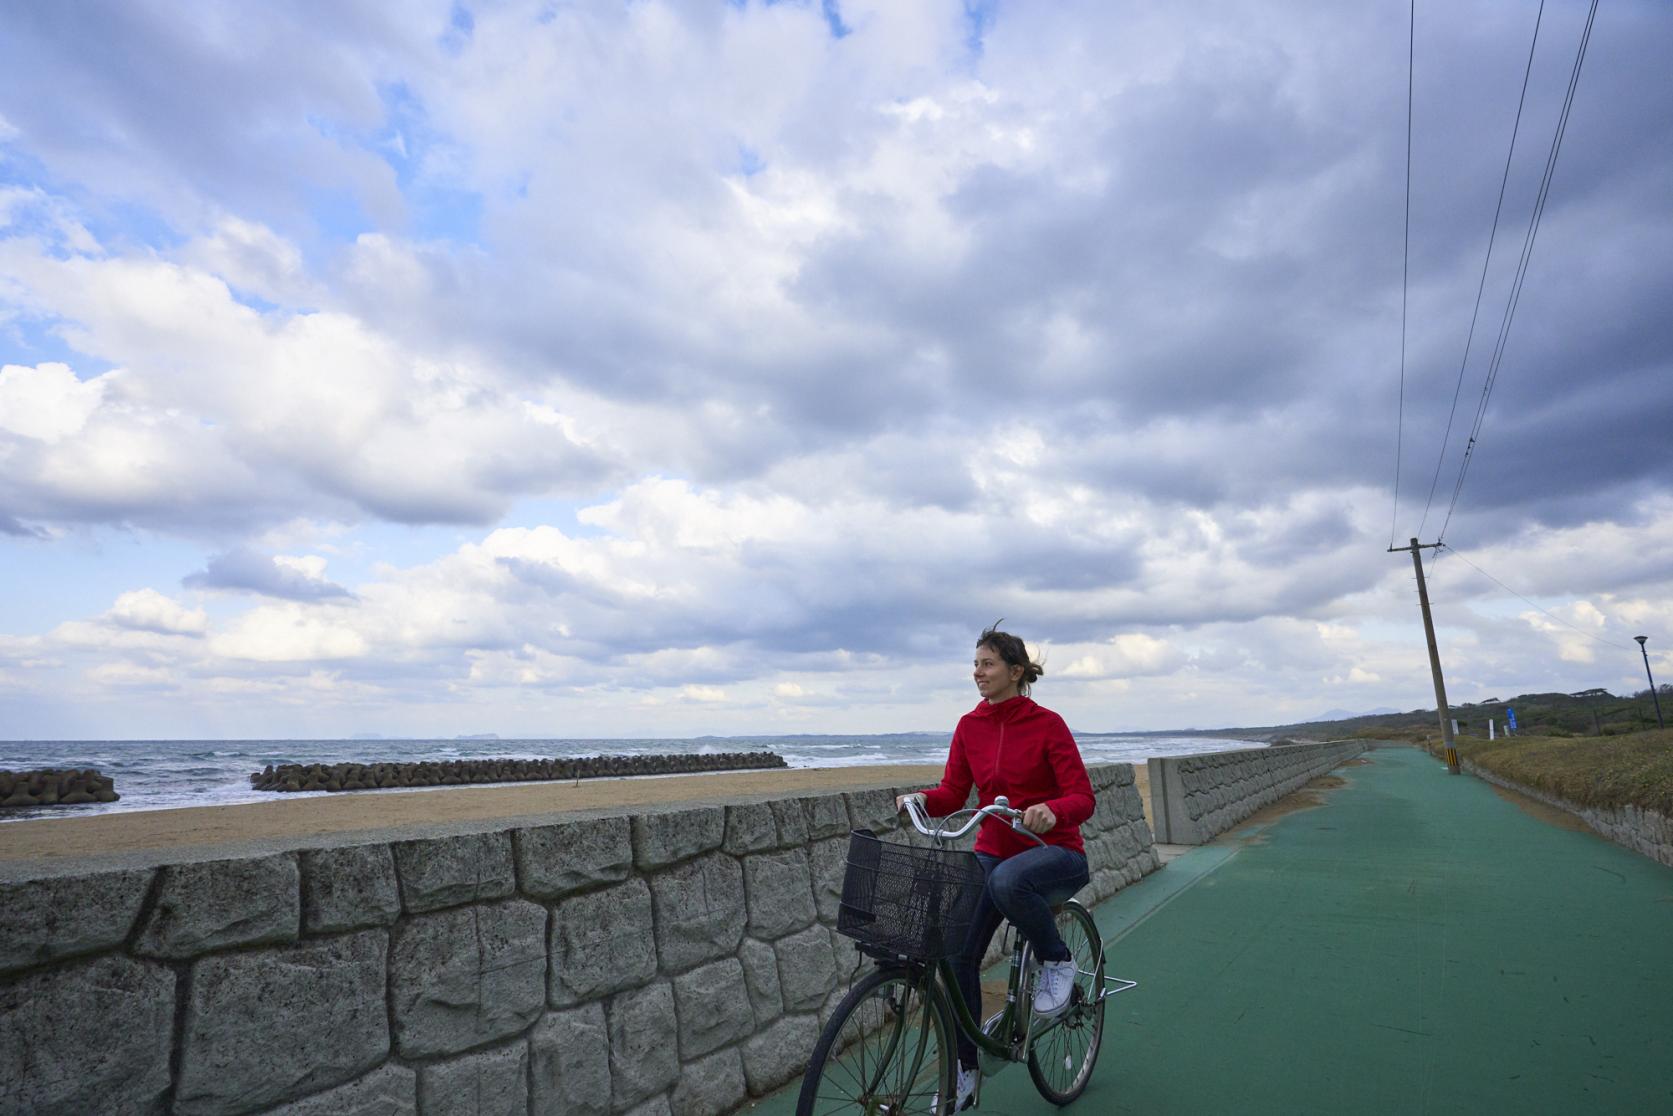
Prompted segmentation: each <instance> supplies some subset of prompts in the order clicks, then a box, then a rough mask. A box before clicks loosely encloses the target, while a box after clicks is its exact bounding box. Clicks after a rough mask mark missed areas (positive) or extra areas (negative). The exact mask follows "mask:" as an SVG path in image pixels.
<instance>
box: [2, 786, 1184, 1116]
mask: <svg viewBox="0 0 1673 1116" xmlns="http://www.w3.org/2000/svg"><path fill="white" fill-rule="evenodd" d="M1091 775H1092V778H1093V783H1094V786H1095V788H1096V789H1097V792H1098V809H1097V813H1096V814H1095V815H1094V817H1093V818H1092V820H1091V821H1090V822H1089V823H1088V824H1087V825H1086V826H1084V827H1083V833H1084V835H1085V837H1086V839H1087V845H1088V852H1089V859H1090V860H1091V862H1092V868H1093V873H1092V881H1091V883H1090V885H1089V886H1088V888H1087V889H1086V894H1085V895H1084V896H1083V898H1086V899H1090V900H1092V901H1096V900H1098V899H1102V898H1105V897H1107V896H1108V895H1111V894H1113V893H1114V892H1115V891H1117V890H1119V889H1120V888H1121V887H1123V886H1125V885H1126V884H1129V883H1132V882H1134V881H1136V880H1137V879H1139V878H1140V877H1141V876H1142V875H1144V874H1145V873H1147V872H1150V871H1153V870H1154V869H1155V868H1156V866H1157V860H1156V857H1155V851H1154V848H1153V845H1152V842H1151V836H1150V830H1149V828H1148V826H1147V825H1146V823H1145V820H1144V814H1143V810H1142V805H1141V803H1140V801H1139V796H1138V793H1137V790H1136V789H1135V787H1134V784H1133V774H1132V768H1131V766H1130V765H1126V764H1114V765H1104V766H1100V767H1097V768H1094V769H1093V770H1092V771H1091ZM900 789H901V790H905V789H915V788H900ZM895 793H896V792H895V791H894V790H889V789H876V790H864V791H853V792H849V793H846V794H821V795H811V796H807V797H803V798H794V799H786V800H780V801H760V800H737V801H730V802H725V803H721V804H716V805H706V806H701V807H697V808H691V809H682V810H671V811H663V812H653V813H641V814H633V815H628V814H619V815H604V816H587V817H569V818H554V819H553V820H552V821H551V822H550V824H538V825H530V824H527V819H524V820H523V823H522V824H519V825H514V826H509V827H507V828H502V829H486V830H484V831H482V832H472V833H466V834H463V835H447V836H434V837H428V838H421V839H390V840H384V841H378V840H374V839H367V841H366V843H361V844H349V845H341V846H337V847H318V848H299V849H294V850H291V851H282V852H274V853H271V854H268V855H260V856H247V857H239V858H233V859H223V860H209V861H197V862H180V863H169V864H163V865H161V866H158V867H150V868H123V869H106V870H96V869H89V870H87V871H82V872H75V873H71V874H60V875H53V876H42V877H36V878H26V879H9V880H6V881H4V882H0V1114H8V1113H54V1112H62V1113H76V1114H93V1113H107V1112H108V1113H123V1114H127V1113H178V1114H181V1116H239V1114H245V1113H283V1114H285V1116H345V1114H348V1116H352V1114H363V1116H372V1114H374V1113H375V1114H395V1113H423V1114H425V1116H431V1114H447V1116H472V1114H489V1113H493V1114H505V1116H532V1114H554V1116H593V1114H596V1116H616V1114H622V1113H627V1114H632V1116H648V1114H653V1113H657V1114H661V1113H666V1114H670V1116H708V1114H712V1113H721V1112H726V1111H729V1110H731V1109H733V1108H735V1107H737V1106H738V1105H740V1104H742V1103H743V1102H744V1101H745V1100H746V1099H747V1098H748V1097H750V1096H753V1095H759V1094H761V1093H764V1092H766V1091H768V1090H770V1089H773V1088H774V1087H776V1086H778V1085H780V1084H782V1083H784V1082H786V1081H788V1080H790V1079H791V1078H793V1077H795V1076H797V1075H798V1074H800V1073H801V1071H802V1068H803V1066H804V1065H805V1063H806V1059H807V1057H808V1054H809V1053H810V1051H811V1050H812V1047H813V1044H814V1042H815V1040H816V1038H817V1037H818V1034H819V1030H820V1028H821V1026H822V1025H823V1022H824V1020H825V1019H826V1018H827V1017H828V1015H829V1012H830V1011H831V1009H832V1008H833V1007H834V1006H835V1004H836V1002H837V1000H838V999H839V998H840V997H841V995H842V993H843V992H844V991H845V990H846V988H847V987H848V985H849V983H850V982H851V981H852V979H853V978H854V976H855V975H856V973H857V971H858V970H857V964H856V963H857V961H858V960H859V955H858V954H857V953H856V952H855V951H854V950H853V949H852V947H851V945H850V943H849V942H848V940H847V939H845V938H842V937H841V936H839V935H837V934H836V933H835V931H834V929H833V927H834V925H835V922H836V914H837V903H838V898H839V895H840V891H841V886H842V875H843V867H844V859H845V854H846V849H847V840H848V838H847V834H848V831H849V830H850V828H855V827H868V828H871V829H873V830H875V831H877V832H879V833H890V834H892V837H893V839H902V838H901V834H900V833H899V832H898V828H897V820H896V818H895V815H894V794H895Z"/></svg>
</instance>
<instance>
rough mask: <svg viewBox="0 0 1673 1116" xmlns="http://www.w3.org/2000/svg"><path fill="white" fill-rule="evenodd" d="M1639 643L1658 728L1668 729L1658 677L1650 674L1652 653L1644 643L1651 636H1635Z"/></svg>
mask: <svg viewBox="0 0 1673 1116" xmlns="http://www.w3.org/2000/svg"><path fill="white" fill-rule="evenodd" d="M1632 638H1633V639H1636V640H1637V641H1638V652H1639V654H1641V655H1643V656H1644V677H1645V678H1648V679H1649V680H1650V698H1651V700H1653V701H1654V702H1655V703H1656V727H1657V728H1666V727H1667V722H1666V721H1663V720H1662V719H1661V698H1659V697H1657V696H1656V676H1655V675H1653V674H1651V673H1650V653H1649V652H1648V651H1646V650H1644V641H1645V640H1647V639H1649V638H1650V637H1649V636H1633V637H1632Z"/></svg>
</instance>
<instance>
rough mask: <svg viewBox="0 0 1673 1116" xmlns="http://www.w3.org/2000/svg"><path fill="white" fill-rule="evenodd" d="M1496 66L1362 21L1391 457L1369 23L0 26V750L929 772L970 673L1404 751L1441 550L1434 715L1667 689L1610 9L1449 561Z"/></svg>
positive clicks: (1628, 155)
mask: <svg viewBox="0 0 1673 1116" xmlns="http://www.w3.org/2000/svg"><path fill="white" fill-rule="evenodd" d="M1537 10H1538V5H1537V4H1535V3H1532V2H1527V3H1508V2H1503V0H1493V2H1486V0H1465V2H1460V3H1449V4H1445V5H1439V4H1433V3H1424V4H1420V5H1419V6H1418V13H1417V31H1416V40H1415V51H1414V53H1415V58H1416V64H1415V98H1414V118H1413V130H1412V134H1413V153H1412V190H1411V206H1410V208H1411V231H1410V257H1409V285H1408V287H1407V291H1408V294H1407V298H1408V302H1407V306H1408V310H1407V314H1408V323H1409V324H1408V332H1407V337H1406V365H1405V381H1404V420H1403V423H1401V422H1400V421H1399V416H1400V413H1401V406H1400V400H1401V391H1402V389H1401V306H1402V237H1403V219H1404V213H1405V204H1406V194H1405V169H1406V150H1405V143H1406V83H1407V14H1408V8H1407V6H1406V5H1405V4H1403V3H1398V2H1379V3H1371V4H1338V3H1327V2H1323V0H1320V2H1314V3H1293V4H1282V5H1274V4H1271V3H1258V2H1253V0H1251V2H1248V3H1232V2H1226V3H1193V4H1178V3H1165V2H1161V0H1157V2H1151V3H1111V2H1107V0H1086V2H1080V3H1073V2H1065V3H1059V2H1052V3H1043V2H1042V3H1023V2H1017V3H1009V2H982V0H963V2H960V0H823V3H821V2H817V0H807V2H793V0H786V2H782V3H764V2H762V0H747V2H736V0H734V2H727V0H632V2H623V0H574V2H567V0H549V2H543V3H517V2H510V0H507V2H503V3H500V2H495V3H464V2H460V3H451V2H449V0H440V2H432V3H421V2H419V0H410V2H407V3H403V4H399V5H390V4H385V3H346V2H340V0H332V2H329V3H326V2H318V3H305V2H301V0H297V2H293V3H288V4H266V5H249V4H237V3H227V2H208V0H201V2H183V0H154V2H138V0H120V2H118V0H110V2H109V3H105V4H77V5H63V4H56V3H48V2H45V0H41V2H34V0H27V2H25V3H21V4H15V5H11V6H9V9H8V14H7V16H6V32H5V34H4V35H3V36H0V365H3V367H4V370H3V371H0V584H3V586H4V589H3V597H0V600H3V605H4V607H3V610H0V736H3V737H7V738H29V737H66V738H74V737H88V736H96V737H144V736H187V737H198V736H206V737H212V736H234V737H260V736H289V735H296V736H332V735H347V734H352V733H362V732H378V733H385V734H391V735H397V734H399V735H415V734H416V735H428V734H437V735H453V734H455V733H475V732H497V733H500V734H501V735H513V734H516V735H524V734H528V735H560V736H562V735H568V736H576V735H581V736H620V735H639V734H643V735H674V736H687V735H698V734H706V733H780V732H865V731H888V730H908V729H945V728H948V727H950V726H951V724H952V722H953V721H954V719H955V718H956V716H957V715H958V713H959V712H961V711H962V710H963V709H965V708H967V707H968V706H969V705H971V704H972V703H973V702H974V700H975V692H974V687H973V686H972V685H971V683H970V681H969V676H968V670H967V664H968V662H969V656H970V650H971V644H972V643H973V640H974V637H975V635H976V633H977V632H978V631H979V630H980V629H981V628H982V627H983V626H984V625H985V624H987V623H988V622H991V621H993V620H994V619H996V618H998V617H1005V618H1006V626H1007V627H1008V628H1010V629H1011V630H1013V631H1015V632H1017V633H1018V634H1021V635H1023V636H1024V637H1025V638H1026V639H1028V640H1029V641H1030V643H1031V645H1034V646H1037V647H1038V648H1040V649H1041V650H1043V651H1044V653H1045V656H1046V677H1045V680H1044V681H1043V682H1042V683H1041V684H1040V686H1039V687H1038V688H1037V691H1036V697H1038V698H1039V699H1040V700H1041V701H1043V702H1044V703H1045V704H1048V705H1050V706H1052V707H1054V708H1057V709H1059V710H1061V711H1062V712H1063V713H1064V714H1065V715H1066V716H1067V717H1068V719H1069V721H1070V723H1071V725H1073V726H1074V727H1075V728H1077V729H1080V730H1083V731H1093V730H1106V731H1107V730H1118V729H1124V728H1168V727H1181V726H1210V725H1227V724H1265V723H1276V722H1282V721H1287V720H1292V719H1296V718H1302V717H1308V716H1313V715H1317V714H1319V713H1322V712H1324V711H1325V710H1329V709H1347V710H1363V709H1370V708H1374V707H1382V706H1391V707H1398V708H1413V707H1417V706H1420V705H1425V704H1432V700H1433V698H1432V692H1431V690H1430V681H1429V672H1428V664H1427V661H1426V658H1425V654H1424V646H1423V634H1422V629H1421V625H1420V622H1419V617H1418V611H1417V607H1416V598H1415V592H1414V586H1413V578H1412V569H1411V563H1410V560H1409V557H1407V556H1406V555H1403V554H1389V553H1387V547H1388V546H1389V544H1390V541H1391V538H1392V539H1393V540H1394V541H1397V542H1399V543H1400V544H1404V543H1405V541H1406V539H1407V538H1408V537H1410V536H1412V535H1414V534H1420V533H1421V535H1422V537H1423V540H1424V541H1425V542H1430V541H1433V539H1434V537H1435V535H1436V533H1437V532H1438V531H1439V530H1441V528H1442V525H1443V523H1444V524H1445V532H1446V534H1445V538H1446V541H1447V542H1448V543H1449V544H1452V545H1453V546H1455V547H1456V548H1457V550H1458V554H1459V556H1457V557H1455V556H1452V555H1446V556H1443V557H1442V558H1441V559H1440V560H1439V562H1438V564H1435V565H1434V567H1433V569H1432V578H1433V580H1432V583H1431V584H1432V588H1431V591H1432V594H1433V597H1434V600H1435V606H1436V609H1437V614H1438V620H1439V624H1440V640H1441V651H1442V656H1443V661H1444V662H1445V664H1446V667H1447V671H1448V678H1449V688H1450V691H1451V694H1452V696H1453V698H1454V700H1456V701H1467V700H1477V699H1481V698H1484V697H1489V696H1508V695H1510V694H1514V693H1518V692H1524V691H1535V690H1552V689H1556V690H1577V689H1581V688H1584V687H1590V686H1599V685H1601V686H1608V687H1610V688H1612V689H1615V690H1616V691H1617V692H1622V691H1628V690H1631V689H1633V688H1634V687H1640V686H1642V685H1643V678H1644V676H1643V662H1642V660H1641V659H1640V658H1639V654H1638V648H1637V646H1636V645H1635V644H1633V643H1632V642H1631V637H1632V636H1633V635H1635V634H1640V633H1643V634H1648V635H1649V636H1650V640H1651V642H1650V648H1651V651H1652V662H1653V663H1654V665H1655V666H1656V667H1657V669H1658V670H1659V671H1661V674H1662V676H1664V677H1666V678H1667V679H1668V680H1673V458H1670V455H1669V453H1668V445H1669V430H1670V429H1673V313H1670V312H1669V307H1670V306H1673V206H1670V204H1669V198H1673V79H1670V78H1669V76H1668V70H1667V63H1666V59H1667V55H1668V50H1669V43H1670V41H1673V6H1669V5H1667V4H1665V3H1663V2H1661V0H1637V2H1634V0H1608V2H1607V3H1604V4H1603V5H1602V7H1601V9H1600V12H1599V15H1598V17H1597V22H1596V25H1595V27H1594V29H1593V33H1592V37H1591V40H1590V44H1589V48H1588V51H1587V54H1586V56H1585V65H1584V70H1583V72H1582V76H1581V79H1580V82H1579V85H1578V87H1577V91H1576V94H1575V97H1574V101H1573V107H1572V113H1571V116H1570V117H1569V121H1568V129H1567V132H1566V137H1565V139H1564V142H1563V145H1562V148H1561V157H1560V159H1559V161H1558V163H1557V166H1556V170H1555V174H1554V176H1553V178H1552V181H1551V185H1550V190H1549V196H1548V200H1547V203H1546V207H1545V210H1544V216H1543V221H1542V223H1541V224H1540V226H1539V232H1538V237H1537V241H1536V242H1535V247H1534V250H1533V254H1532V256H1531V258H1530V262H1529V263H1528V266H1527V270H1526V281H1525V286H1524V287H1523V288H1522V293H1521V298H1520V301H1519V303H1518V304H1517V309H1516V313H1515V317H1514V319H1513V322H1512V328H1511V330H1510V332H1509V334H1508V337H1507V341H1506V344H1505V346H1504V352H1503V356H1502V359H1501V362H1500V363H1499V364H1498V377H1497V380H1496V383H1495V386H1494V388H1493V391H1492V394H1491V397H1490V400H1489V406H1488V408H1487V411H1486V414H1485V417H1484V419H1483V422H1482V425H1481V430H1480V434H1479V438H1478V441H1477V444H1476V447H1475V451H1474V455H1473V458H1472V462H1471V465H1470V468H1469V472H1468V473H1467V475H1466V480H1465V483H1464V485H1463V487H1462V489H1461V490H1460V494H1459V498H1458V501H1457V503H1456V506H1455V507H1453V508H1452V513H1451V517H1450V519H1448V518H1447V513H1448V508H1449V506H1450V505H1451V504H1452V500H1451V497H1452V492H1453V487H1454V484H1455V478H1456V477H1457V474H1458V470H1459V461H1460V453H1461V450H1462V446H1463V443H1464V440H1465V438H1466V437H1467V434H1468V431H1469V429H1470V427H1471V425H1472V422H1473V416H1474V412H1475V410H1476V407H1477V405H1478V403H1479V402H1480V399H1481V395H1482V389H1483V383H1484V380H1485V378H1486V376H1487V374H1488V372H1489V369H1490V367H1491V366H1492V365H1491V356H1492V353H1493V351H1494V348H1495V338H1496V337H1497V335H1498V332H1499V328H1500V323H1501V321H1502V319H1503V315H1504V311H1505V306H1506V301H1507V298H1508V297H1509V294H1510V291H1511V289H1512V288H1511V280H1512V276H1513V273H1514V271H1515V269H1516V265H1517V261H1518V258H1519V255H1520V253H1521V250H1522V246H1523V243H1524V238H1525V236H1526V234H1527V231H1528V227H1529V218H1530V215H1531V213H1532V211H1533V209H1534V206H1535V202H1536V194H1537V191H1538V188H1539V183H1540V177H1541V172H1542V169H1543V168H1544V166H1545V163H1546V159H1547V156H1548V154H1549V152H1550V147H1551V141H1552V136H1553V134H1554V131H1555V128H1556V125H1557V122H1558V117H1559V113H1560V111H1561V108H1562V100H1563V92H1564V90H1565V88H1566V86H1567V83H1568V78H1569V74H1570V70H1571V67H1572V65H1573V62H1574V57H1575V52H1576V49H1577V47H1578V45H1579V42H1580V38H1581V32H1582V29H1583V26H1584V24H1585V17H1586V5H1585V4H1584V3H1582V2H1579V0H1552V2H1551V3H1549V4H1547V5H1546V10H1545V12H1544V16H1543V22H1542V24H1541V27H1540V32H1539V41H1538V48H1537V50H1536V51H1535V54H1534V59H1533V68H1532V73H1531V77H1530V80H1529V83H1528V92H1527V99H1526V104H1525V106H1524V107H1523V110H1522V116H1521V120H1522V125H1521V132H1520V135H1519V137H1518V139H1517V144H1516V151H1515V158H1514V160H1512V163H1511V167H1510V173H1509V177H1508V179H1507V180H1504V181H1505V182H1506V185H1505V191H1504V200H1503V206H1502V210H1500V213H1501V216H1500V221H1499V240H1498V241H1497V243H1496V244H1495V247H1494V252H1493V257H1492V263H1491V266H1490V267H1488V268H1487V269H1486V273H1485V280H1484V279H1483V274H1484V268H1483V262H1484V257H1485V254H1486V250H1487V245H1488V233H1489V229H1490V228H1491V226H1492V222H1493V218H1494V213H1495V208H1496V204H1497V202H1498V197H1499V190H1500V184H1501V180H1502V179H1504V172H1505V160H1506V151H1507V147H1508V145H1509V143H1510V138H1511V126H1512V122H1513V121H1514V120H1515V119H1516V114H1517V107H1518V97H1519V93H1520V91H1521V88H1522V78H1523V72H1524V66H1525V64H1526V63H1527V59H1528V53H1529V43H1530V39H1531V37H1532V35H1533V31H1534V22H1535V14H1536V11H1537ZM1478 288H1480V289H1481V290H1482V292H1483V294H1482V298H1481V303H1480V309H1479V314H1478V321H1477V324H1476V328H1475V331H1474V333H1473V335H1472V334H1471V331H1470V323H1471V318H1472V314H1475V313H1476V294H1477V290H1478ZM1467 343H1468V345H1469V356H1468V358H1467V359H1466V358H1465V352H1466V344H1467ZM1461 372H1462V375H1461ZM1455 395H1456V396H1457V398H1458V403H1457V413H1456V417H1455V418H1454V419H1453V433H1452V437H1451V441H1450V445H1449V446H1448V447H1447V450H1446V453H1445V455H1444V456H1443V454H1442V435H1443V431H1444V430H1445V429H1446V426H1447V422H1448V416H1449V410H1450V409H1451V408H1452V406H1453V400H1454V397H1455ZM1397 431H1398V432H1400V433H1399V434H1398V442H1399V455H1400V460H1401V462H1402V466H1401V468H1400V470H1399V471H1398V473H1399V499H1398V504H1396V499H1395V478H1396V473H1397V470H1396V467H1395V461H1396V452H1397ZM1432 485H1433V486H1434V488H1435V496H1434V500H1433V503H1432V505H1430V506H1429V508H1428V514H1427V516H1425V507H1426V504H1429V494H1430V490H1431V486H1432ZM1464 559H1468V560H1469V561H1470V562H1472V563H1474V565H1475V567H1479V568H1480V569H1481V570H1484V571H1486V572H1487V573H1488V574H1491V575H1492V576H1493V577H1494V578H1497V579H1498V581H1499V582H1502V583H1503V584H1504V585H1505V586H1508V587H1509V588H1510V589H1512V590H1514V591H1515V593H1517V594H1520V597H1518V596H1515V595H1512V594H1511V593H1509V592H1507V591H1506V590H1505V589H1504V588H1501V587H1500V585H1499V584H1496V583H1495V582H1494V581H1492V580H1489V579H1488V578H1487V577H1485V576H1483V575H1482V574H1481V573H1478V572H1477V570H1476V569H1475V568H1472V567H1471V566H1470V565H1466V563H1465V561H1464ZM1429 560H1430V561H1433V559H1429ZM1522 598H1526V600H1524V599H1522Z"/></svg>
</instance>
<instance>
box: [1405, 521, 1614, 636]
mask: <svg viewBox="0 0 1673 1116" xmlns="http://www.w3.org/2000/svg"><path fill="white" fill-rule="evenodd" d="M1442 547H1443V548H1444V549H1442V550H1437V551H1436V560H1437V561H1439V556H1440V554H1442V553H1448V552H1450V553H1452V554H1457V555H1458V560H1459V561H1460V562H1462V563H1464V564H1465V565H1466V566H1468V567H1470V569H1472V570H1474V571H1475V572H1476V573H1478V574H1480V575H1481V576H1482V577H1485V578H1486V579H1487V580H1488V581H1491V582H1492V583H1493V584H1494V585H1497V586H1498V587H1499V588H1500V589H1503V590H1504V591H1505V592H1507V593H1509V594H1510V595H1511V596H1513V597H1515V598H1516V599H1517V600H1519V601H1521V602H1522V603H1523V604H1526V605H1528V606H1529V607H1531V608H1535V609H1538V610H1539V611H1540V612H1543V613H1544V614H1545V615H1547V616H1549V617H1550V618H1551V619H1553V620H1555V621H1556V622H1557V623H1559V624H1561V625H1562V626H1563V627H1565V628H1573V629H1574V630H1575V631H1577V632H1579V633H1580V634H1581V635H1583V636H1585V637H1586V638H1587V639H1595V640H1597V641H1598V642H1599V643H1606V644H1608V645H1609V646H1610V647H1622V648H1625V649H1627V650H1629V651H1630V650H1632V649H1633V645H1632V644H1630V643H1618V642H1616V641H1615V640H1612V639H1604V638H1603V637H1602V636H1600V635H1596V634H1594V633H1592V632H1588V631H1587V630H1586V629H1585V628H1577V627H1575V626H1574V625H1573V624H1570V623H1569V622H1568V621H1567V620H1564V619H1563V618H1562V617H1561V616H1558V615H1557V614H1556V613H1555V612H1552V611H1551V610H1550V609H1547V608H1545V607H1543V606H1541V605H1537V604H1534V602H1533V601H1530V600H1529V599H1528V598H1527V597H1524V596H1523V595H1522V594H1520V593H1518V592H1517V591H1516V590H1514V589H1512V588H1511V587H1510V586H1508V585H1506V584H1505V583H1504V582H1502V581H1500V580H1499V579H1498V578H1496V577H1494V576H1493V575H1492V574H1490V573H1488V572H1487V571H1486V570H1484V569H1482V568H1481V567H1480V566H1478V565H1476V564H1475V563H1474V562H1472V561H1470V560H1469V559H1468V558H1466V557H1464V556H1463V555H1462V554H1458V548H1457V547H1455V546H1453V545H1452V544H1451V543H1443V544H1442Z"/></svg>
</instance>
